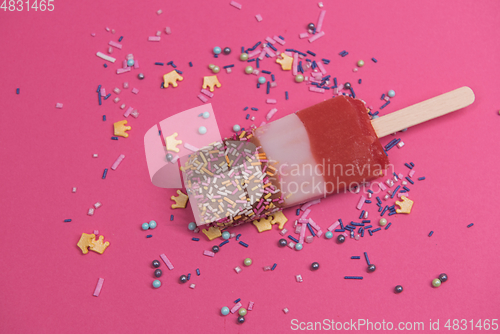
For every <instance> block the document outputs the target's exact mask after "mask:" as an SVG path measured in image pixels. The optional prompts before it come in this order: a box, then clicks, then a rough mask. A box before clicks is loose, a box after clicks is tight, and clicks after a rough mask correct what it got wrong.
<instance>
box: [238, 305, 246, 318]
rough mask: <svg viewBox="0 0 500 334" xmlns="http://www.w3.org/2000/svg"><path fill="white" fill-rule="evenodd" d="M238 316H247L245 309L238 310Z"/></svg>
mask: <svg viewBox="0 0 500 334" xmlns="http://www.w3.org/2000/svg"><path fill="white" fill-rule="evenodd" d="M238 314H239V315H241V316H242V317H244V316H246V315H247V310H246V309H245V308H243V307H242V308H240V309H239V310H238Z"/></svg>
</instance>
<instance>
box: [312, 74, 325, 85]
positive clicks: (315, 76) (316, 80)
mask: <svg viewBox="0 0 500 334" xmlns="http://www.w3.org/2000/svg"><path fill="white" fill-rule="evenodd" d="M311 75H312V76H313V77H314V79H311V81H314V82H319V83H321V79H322V78H323V74H321V73H317V72H316V73H312V74H311Z"/></svg>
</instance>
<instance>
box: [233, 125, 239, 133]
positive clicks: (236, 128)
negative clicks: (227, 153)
mask: <svg viewBox="0 0 500 334" xmlns="http://www.w3.org/2000/svg"><path fill="white" fill-rule="evenodd" d="M240 130H241V126H239V125H238V124H235V125H233V131H234V132H238V131H240Z"/></svg>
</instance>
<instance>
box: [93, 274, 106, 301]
mask: <svg viewBox="0 0 500 334" xmlns="http://www.w3.org/2000/svg"><path fill="white" fill-rule="evenodd" d="M103 284H104V278H99V280H98V281H97V286H96V287H95V290H94V296H95V297H99V294H100V293H101V289H102V285H103Z"/></svg>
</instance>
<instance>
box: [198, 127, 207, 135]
mask: <svg viewBox="0 0 500 334" xmlns="http://www.w3.org/2000/svg"><path fill="white" fill-rule="evenodd" d="M198 133H199V134H200V135H204V134H205V133H207V128H206V127H204V126H200V127H199V128H198Z"/></svg>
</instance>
